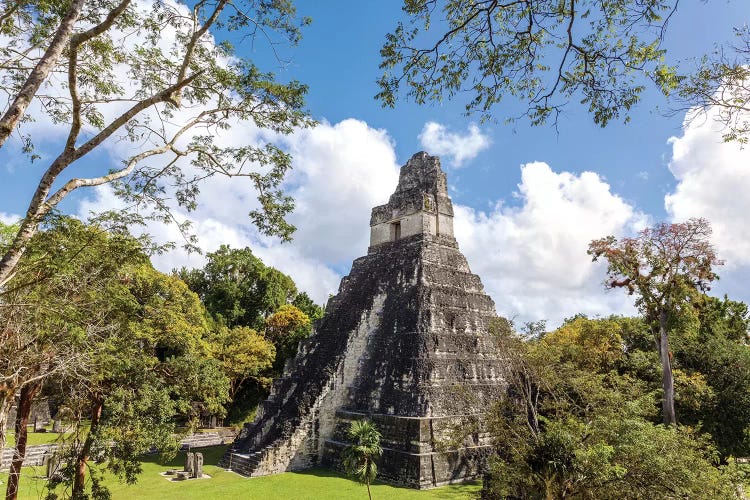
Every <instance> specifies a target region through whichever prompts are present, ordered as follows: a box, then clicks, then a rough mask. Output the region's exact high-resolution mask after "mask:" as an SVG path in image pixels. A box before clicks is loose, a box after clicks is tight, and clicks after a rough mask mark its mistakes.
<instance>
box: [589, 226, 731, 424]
mask: <svg viewBox="0 0 750 500" xmlns="http://www.w3.org/2000/svg"><path fill="white" fill-rule="evenodd" d="M710 236H711V226H710V224H709V223H708V221H707V220H705V219H690V220H688V221H687V222H681V223H675V224H667V223H661V224H657V225H656V226H654V227H651V228H647V229H644V230H643V231H641V232H640V233H639V234H638V236H636V237H634V238H622V239H620V240H618V239H617V238H615V237H614V236H607V237H606V238H601V239H599V240H594V241H592V242H591V243H590V245H589V250H588V253H589V254H590V255H591V256H592V257H593V260H594V261H597V260H599V259H603V260H606V261H607V278H606V279H605V281H604V283H605V286H606V287H607V288H623V289H625V290H627V292H628V294H630V295H635V296H636V301H635V303H636V306H637V307H638V308H639V309H640V310H641V312H642V313H643V315H644V316H645V318H646V321H648V322H649V324H650V325H652V331H653V333H654V340H655V342H656V348H657V351H658V353H659V359H660V360H661V368H662V389H663V398H662V413H663V417H664V423H665V424H667V425H676V424H677V415H676V414H675V410H674V397H675V394H674V377H673V375H672V355H671V353H670V351H669V332H670V330H672V329H674V328H675V327H676V326H677V325H678V323H679V320H680V318H681V315H684V314H686V311H687V310H688V308H690V307H692V306H691V302H692V301H693V300H694V298H695V296H696V292H706V291H708V290H709V289H710V285H711V282H712V281H714V280H715V279H718V275H717V274H716V273H715V272H714V270H713V268H714V266H717V265H721V264H723V262H722V261H721V260H719V259H718V258H717V256H716V251H715V250H714V247H713V245H712V244H711V242H710V241H709V238H710Z"/></svg>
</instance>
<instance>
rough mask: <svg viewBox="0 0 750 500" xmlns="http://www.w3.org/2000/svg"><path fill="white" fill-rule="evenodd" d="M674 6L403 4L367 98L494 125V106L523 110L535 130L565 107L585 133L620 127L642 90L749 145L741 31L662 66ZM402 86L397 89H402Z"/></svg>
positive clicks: (748, 59) (748, 64)
mask: <svg viewBox="0 0 750 500" xmlns="http://www.w3.org/2000/svg"><path fill="white" fill-rule="evenodd" d="M678 4H679V0H653V1H649V2H642V1H640V0H614V1H605V0H563V1H558V0H541V1H529V0H519V1H515V0H479V1H477V0H404V7H403V10H404V11H405V12H406V14H407V15H408V16H409V21H408V23H406V24H404V23H399V24H398V25H397V27H396V29H394V30H393V32H392V33H390V34H388V35H386V41H385V43H384V45H383V47H382V49H381V51H380V53H381V56H382V61H381V64H380V67H381V69H383V70H384V74H383V76H382V77H381V78H380V79H379V81H378V84H379V87H380V92H379V93H378V94H377V95H376V98H377V99H379V100H380V101H381V102H382V103H383V105H385V106H390V107H393V106H394V105H395V103H396V101H397V99H398V97H399V95H400V94H405V96H406V97H407V98H411V99H413V100H414V101H415V102H417V103H418V104H424V103H427V102H440V101H442V100H443V99H446V98H454V97H456V96H457V95H458V94H466V95H467V96H468V98H467V101H466V112H467V114H468V113H472V112H479V113H480V114H481V117H482V119H488V118H493V109H494V108H495V107H496V106H497V105H499V104H500V102H502V99H503V98H507V97H508V96H512V97H514V98H516V99H518V100H519V101H521V102H522V106H524V108H523V109H524V111H522V112H521V116H515V117H514V116H510V117H508V120H509V121H515V120H516V119H518V118H520V117H522V116H526V117H528V118H529V119H530V121H531V123H532V124H533V125H539V124H543V123H545V122H547V120H549V119H552V120H553V122H554V123H555V124H557V118H558V116H559V114H560V112H561V111H562V110H563V109H564V108H565V107H566V106H567V105H568V104H569V101H571V100H578V101H580V103H581V104H583V105H584V106H586V107H587V108H588V111H589V112H590V113H591V114H592V115H593V119H594V122H595V123H597V124H599V125H601V126H605V125H607V124H608V123H609V122H610V121H611V120H613V119H620V118H622V119H623V121H625V122H627V121H629V120H630V109H631V108H632V107H633V106H634V105H636V104H637V103H638V101H639V100H640V98H641V95H642V94H643V92H644V91H645V90H646V88H647V85H649V84H650V85H653V86H655V87H656V88H657V89H658V90H659V91H660V92H661V93H663V94H664V95H666V96H669V99H670V105H669V107H671V108H672V110H671V112H673V113H677V112H684V111H688V114H687V117H688V118H689V119H695V118H698V117H700V118H706V117H707V118H708V119H713V120H716V121H717V122H719V123H720V124H721V125H723V126H724V139H725V140H727V141H731V140H736V141H739V142H740V143H743V144H744V143H746V142H747V140H748V137H749V136H750V86H749V85H748V82H750V69H749V68H750V30H749V29H748V27H747V26H742V27H738V28H735V34H736V36H737V41H736V43H734V44H731V45H729V46H717V47H716V49H715V50H714V51H713V52H712V53H710V54H706V55H704V56H703V57H700V58H698V62H697V64H696V65H695V67H689V65H688V64H682V65H681V67H672V66H668V65H666V64H665V63H664V57H665V55H666V51H665V49H664V48H663V47H662V42H663V40H664V38H665V35H666V33H667V30H668V25H669V21H670V19H671V17H672V15H673V14H674V13H675V11H676V10H677V7H678ZM404 87H405V89H404Z"/></svg>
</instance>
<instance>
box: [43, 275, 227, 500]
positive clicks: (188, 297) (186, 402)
mask: <svg viewBox="0 0 750 500" xmlns="http://www.w3.org/2000/svg"><path fill="white" fill-rule="evenodd" d="M122 286H123V287H124V289H125V291H126V292H127V295H126V296H125V297H124V301H123V302H121V303H118V304H113V306H114V310H113V313H115V314H116V315H117V316H116V319H117V321H113V322H112V324H111V328H110V329H109V330H108V331H106V332H102V333H100V334H99V335H92V336H89V337H87V338H86V340H85V343H84V345H83V346H82V349H81V351H82V355H83V356H85V358H86V361H87V362H86V363H85V365H84V366H83V367H82V369H79V370H78V371H76V372H73V373H67V374H66V375H67V377H66V378H65V379H63V381H62V383H63V384H65V385H66V386H67V387H69V390H68V393H69V395H68V397H67V398H66V399H65V400H64V403H65V405H66V406H67V407H69V408H71V409H72V410H73V412H74V413H75V414H76V416H77V419H76V423H77V429H76V431H75V433H74V438H73V440H72V441H71V442H70V443H68V444H67V446H66V447H64V448H63V450H62V452H61V453H62V455H63V457H62V462H64V463H67V464H68V467H67V468H65V469H64V470H63V472H62V474H61V477H60V478H58V479H57V480H56V481H52V482H51V483H50V485H49V487H50V489H54V488H56V487H57V486H58V484H60V483H63V484H65V485H67V486H69V487H70V488H71V496H72V498H83V497H84V491H85V488H86V477H87V471H88V472H89V473H90V476H91V478H92V481H93V484H94V485H95V486H96V487H97V489H98V491H100V492H103V493H102V494H103V495H105V494H106V489H105V488H104V487H103V485H102V484H101V483H100V482H99V478H98V476H97V474H96V471H95V468H94V467H93V465H92V464H91V461H92V460H91V458H92V457H96V462H97V463H104V464H105V465H104V467H106V468H107V469H109V470H110V471H112V472H113V473H115V474H116V475H118V476H121V477H122V478H124V479H125V480H126V481H127V482H128V483H134V482H135V481H136V479H137V474H138V473H139V472H140V470H141V469H140V460H141V457H142V456H143V454H145V453H148V452H149V451H150V450H152V449H158V450H160V451H161V452H162V453H163V454H164V455H166V456H169V455H170V454H171V453H174V452H175V451H176V449H177V441H176V440H175V433H176V421H177V417H187V418H194V417H196V415H195V414H194V411H195V409H194V403H195V402H198V403H200V404H201V406H202V407H203V408H204V409H205V410H206V411H208V412H210V413H218V414H221V413H222V412H223V411H224V410H223V405H224V403H225V402H226V401H227V399H228V380H227V377H226V375H225V374H224V373H223V371H222V370H221V366H220V363H219V362H218V361H217V360H215V359H212V358H211V357H210V350H209V348H208V345H207V340H208V336H209V323H208V322H207V318H206V313H205V310H204V309H203V307H202V305H201V304H200V301H199V299H198V297H197V296H196V295H195V294H194V293H192V292H191V291H190V290H189V289H188V287H187V285H185V283H183V282H182V281H180V280H179V279H178V278H176V277H174V276H169V275H165V274H162V273H160V272H158V271H156V270H154V269H153V268H152V267H151V266H150V265H149V264H145V265H141V266H137V267H131V268H129V269H128V270H127V273H126V279H125V280H123V283H122Z"/></svg>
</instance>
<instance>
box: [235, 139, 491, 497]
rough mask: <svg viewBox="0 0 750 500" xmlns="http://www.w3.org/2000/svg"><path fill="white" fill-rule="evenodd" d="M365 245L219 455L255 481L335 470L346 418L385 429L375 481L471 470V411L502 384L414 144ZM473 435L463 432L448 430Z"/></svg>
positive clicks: (436, 174) (429, 166)
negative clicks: (250, 418)
mask: <svg viewBox="0 0 750 500" xmlns="http://www.w3.org/2000/svg"><path fill="white" fill-rule="evenodd" d="M370 230H371V232H370V247H369V250H368V253H367V255H366V256H364V257H360V258H358V259H356V260H355V261H354V263H353V264H352V269H351V272H350V274H349V276H347V277H345V278H343V279H342V280H341V285H340V287H339V292H338V294H337V295H336V296H335V297H333V298H331V299H330V300H329V301H328V304H327V306H326V312H325V316H324V317H323V318H322V319H321V320H320V321H319V322H317V324H316V325H315V328H314V333H313V335H312V336H310V338H308V339H306V340H304V341H303V342H301V343H300V346H299V350H298V353H297V356H296V357H295V358H294V359H293V360H291V361H289V362H288V363H287V366H286V367H285V369H284V374H283V376H282V377H281V378H280V379H278V380H277V381H276V382H275V383H274V386H273V389H272V391H271V394H270V396H269V397H268V399H267V400H266V401H265V402H264V403H263V404H262V407H261V408H260V409H259V411H258V415H257V417H256V419H255V421H254V422H253V423H252V424H248V425H246V426H245V427H244V428H243V430H242V431H241V433H240V435H239V436H238V438H237V440H236V441H235V443H234V444H233V446H232V447H231V449H230V450H229V451H228V452H227V453H226V455H225V456H224V458H223V459H222V465H223V466H224V467H227V468H231V469H232V470H235V471H237V472H239V473H241V474H244V475H249V476H262V475H267V474H275V473H279V472H284V471H288V470H298V469H304V468H308V467H314V466H321V465H322V466H329V467H337V466H338V465H339V464H340V453H341V450H342V449H343V448H344V447H345V446H346V445H347V444H348V443H347V433H346V431H347V429H348V427H349V424H350V422H351V421H352V420H354V419H359V418H369V419H371V420H372V421H373V422H374V423H375V425H376V426H377V427H378V429H379V430H380V432H381V433H382V435H383V438H382V445H383V449H384V453H383V457H382V459H381V462H380V464H379V477H380V478H381V479H384V480H388V481H391V482H395V483H399V484H406V485H409V486H412V487H417V488H430V487H434V486H439V485H442V484H446V483H449V482H456V481H462V480H466V479H470V478H473V477H477V476H478V475H479V474H480V473H481V468H482V464H483V458H484V457H485V456H486V454H487V453H488V452H489V451H490V447H489V444H490V443H489V436H488V435H487V434H486V433H485V432H484V431H483V429H482V427H483V426H482V418H481V416H482V414H483V412H484V411H486V409H487V408H488V407H489V405H490V404H491V402H492V401H493V399H495V397H496V396H497V394H498V392H499V391H501V390H503V389H504V383H503V380H502V376H501V373H502V372H501V369H500V367H501V360H500V359H499V357H498V353H497V352H496V350H495V347H494V343H493V341H492V339H491V337H490V335H489V333H488V322H489V320H490V319H491V318H492V317H494V316H495V308H494V303H493V302H492V299H490V298H489V297H488V296H487V295H486V294H485V293H484V289H483V287H482V283H481V281H480V279H479V277H478V276H476V275H475V274H472V273H471V271H470V269H469V265H468V264H467V262H466V259H465V258H464V256H463V254H461V252H460V251H459V249H458V244H457V243H456V239H455V238H454V237H453V206H452V204H451V200H450V198H449V197H448V191H447V184H446V177H445V174H444V173H443V172H442V170H441V169H440V160H439V159H438V158H437V157H434V156H429V155H428V154H427V153H424V152H421V153H417V154H416V155H414V156H413V157H412V158H411V159H410V160H409V161H408V162H407V164H406V165H405V166H404V167H403V168H402V169H401V174H400V178H399V183H398V187H397V188H396V191H395V192H394V193H393V195H391V198H390V201H389V202H388V203H387V204H385V205H381V206H378V207H375V208H374V209H373V210H372V218H371V221H370ZM457 425H458V426H462V427H464V428H465V429H466V428H469V429H471V430H472V432H471V433H470V434H471V435H470V436H469V437H468V438H465V437H464V438H463V440H453V439H450V434H451V429H453V428H454V427H455V426H457Z"/></svg>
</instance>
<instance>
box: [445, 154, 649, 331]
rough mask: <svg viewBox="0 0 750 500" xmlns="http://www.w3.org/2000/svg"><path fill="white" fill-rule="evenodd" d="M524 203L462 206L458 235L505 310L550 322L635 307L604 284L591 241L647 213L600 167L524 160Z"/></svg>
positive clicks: (633, 224)
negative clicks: (562, 167) (565, 168)
mask: <svg viewBox="0 0 750 500" xmlns="http://www.w3.org/2000/svg"><path fill="white" fill-rule="evenodd" d="M518 198H519V201H520V202H521V204H520V206H507V205H505V204H503V203H502V202H498V204H497V206H496V207H495V208H494V210H491V211H489V212H483V211H479V210H475V209H472V208H469V207H465V206H457V207H456V220H455V226H456V229H455V230H456V238H457V239H458V241H459V244H460V246H461V249H462V250H463V252H464V254H465V255H466V257H467V259H468V260H469V264H470V265H471V268H472V271H473V272H475V273H477V274H478V275H479V276H480V277H481V278H482V281H483V283H484V285H485V288H486V289H487V291H488V293H489V294H490V295H491V296H492V297H493V299H494V300H495V303H496V307H497V311H498V313H499V314H501V315H503V316H506V317H509V318H513V317H515V318H516V319H517V320H518V321H532V320H540V319H546V320H548V321H549V326H551V327H554V326H556V325H559V323H560V322H561V321H562V319H563V318H565V317H567V316H572V315H573V314H576V313H586V314H588V315H592V316H595V315H609V314H612V313H633V312H634V310H633V308H632V300H631V299H630V298H629V297H627V296H626V294H623V293H621V292H620V291H606V290H605V289H604V287H603V285H602V282H603V279H604V267H603V266H602V265H601V264H599V263H596V264H595V263H592V262H591V257H590V256H589V255H587V253H586V250H587V249H588V244H589V242H590V241H591V240H593V239H596V238H600V237H603V236H606V235H610V234H615V235H621V234H624V233H631V232H632V231H633V230H635V229H637V228H639V227H641V226H642V225H643V224H644V220H645V218H644V216H643V214H641V213H639V212H638V211H636V210H635V208H634V207H632V206H631V205H630V204H628V203H627V202H625V201H624V200H623V199H622V198H620V197H619V196H617V195H616V194H614V193H612V192H611V190H610V186H609V185H608V184H607V183H606V182H605V181H604V180H603V179H602V178H601V177H600V176H599V175H597V174H596V173H593V172H583V173H582V174H580V175H576V174H572V173H570V172H559V173H558V172H554V171H553V170H552V169H551V168H550V167H549V166H548V165H547V164H545V163H540V162H536V163H528V164H526V165H523V166H522V167H521V183H520V184H519V186H518Z"/></svg>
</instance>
